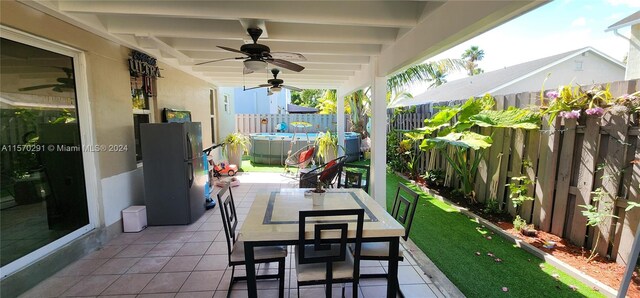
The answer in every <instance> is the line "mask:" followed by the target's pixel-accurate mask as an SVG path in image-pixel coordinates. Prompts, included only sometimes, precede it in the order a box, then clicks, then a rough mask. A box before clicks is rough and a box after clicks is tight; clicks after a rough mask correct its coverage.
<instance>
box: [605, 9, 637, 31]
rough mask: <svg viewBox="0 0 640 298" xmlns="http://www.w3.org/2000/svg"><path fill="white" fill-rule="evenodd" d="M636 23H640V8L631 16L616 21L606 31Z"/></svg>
mask: <svg viewBox="0 0 640 298" xmlns="http://www.w3.org/2000/svg"><path fill="white" fill-rule="evenodd" d="M635 24H640V10H638V11H636V12H635V13H633V14H632V15H630V16H628V17H626V18H624V19H622V20H619V21H617V22H615V23H614V24H613V25H611V26H609V27H608V28H607V30H605V32H607V31H611V30H616V29H620V28H624V27H627V26H633V25H635Z"/></svg>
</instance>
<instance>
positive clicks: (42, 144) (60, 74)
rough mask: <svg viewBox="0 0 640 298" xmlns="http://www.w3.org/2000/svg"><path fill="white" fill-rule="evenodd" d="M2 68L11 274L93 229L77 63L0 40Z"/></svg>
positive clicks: (6, 260) (1, 217)
mask: <svg viewBox="0 0 640 298" xmlns="http://www.w3.org/2000/svg"><path fill="white" fill-rule="evenodd" d="M0 65H1V68H0V70H1V75H2V80H1V81H0V129H1V131H0V173H1V178H0V179H1V180H0V244H1V248H0V267H2V268H3V269H5V268H7V267H5V266H7V265H8V264H11V263H13V262H16V261H19V260H21V259H24V257H25V256H28V255H33V253H34V252H35V251H38V250H41V249H42V248H43V247H46V246H48V245H50V244H51V243H53V242H55V241H57V240H60V239H61V238H63V237H65V236H68V235H69V234H71V233H73V232H77V230H78V229H80V228H82V227H86V226H87V225H89V212H88V204H87V191H86V186H85V185H86V184H85V172H84V169H85V168H84V165H83V151H86V150H85V149H86V148H83V146H82V145H83V144H82V142H81V137H80V136H81V134H80V121H78V114H79V113H78V105H77V95H76V94H77V93H76V89H77V88H76V79H75V73H76V72H75V71H74V67H76V65H74V58H73V57H71V56H68V55H63V54H59V53H56V52H52V51H48V50H45V49H42V48H38V47H35V46H31V45H27V44H24V43H20V42H17V41H14V40H10V39H5V38H1V39H0ZM40 253H41V254H43V253H44V252H42V251H40ZM36 257H38V256H36ZM32 258H33V256H32ZM3 271H5V270H3ZM5 273H6V272H3V274H5Z"/></svg>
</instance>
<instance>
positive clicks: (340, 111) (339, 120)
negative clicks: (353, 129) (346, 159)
mask: <svg viewBox="0 0 640 298" xmlns="http://www.w3.org/2000/svg"><path fill="white" fill-rule="evenodd" d="M344 93H345V92H344V91H343V90H341V89H338V90H336V99H337V101H336V129H337V132H338V144H340V146H338V156H342V155H345V154H346V152H345V149H344V146H345V143H344V132H345V128H346V124H345V118H344V96H345V94H344Z"/></svg>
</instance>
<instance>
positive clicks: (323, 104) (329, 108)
mask: <svg viewBox="0 0 640 298" xmlns="http://www.w3.org/2000/svg"><path fill="white" fill-rule="evenodd" d="M337 103H338V99H337V97H336V90H335V89H327V90H324V92H322V97H320V98H318V104H317V105H316V108H318V110H320V112H319V114H335V113H336V112H337V109H338V108H337Z"/></svg>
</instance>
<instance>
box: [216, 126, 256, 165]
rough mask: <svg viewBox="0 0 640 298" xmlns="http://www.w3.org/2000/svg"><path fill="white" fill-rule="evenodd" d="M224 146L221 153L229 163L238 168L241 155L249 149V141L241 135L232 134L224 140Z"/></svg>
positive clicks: (237, 133)
mask: <svg viewBox="0 0 640 298" xmlns="http://www.w3.org/2000/svg"><path fill="white" fill-rule="evenodd" d="M224 144H225V146H224V147H223V148H222V152H223V153H224V154H225V155H226V156H227V158H228V159H229V163H230V164H236V165H238V166H240V161H241V158H242V155H243V154H244V153H245V152H248V151H249V149H250V148H251V139H249V137H248V136H245V135H243V134H242V133H239V132H234V133H231V134H229V135H227V137H226V138H224Z"/></svg>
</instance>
